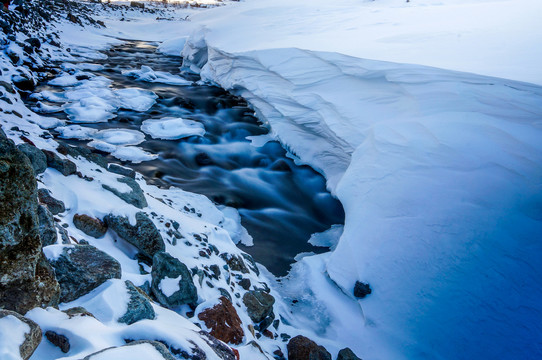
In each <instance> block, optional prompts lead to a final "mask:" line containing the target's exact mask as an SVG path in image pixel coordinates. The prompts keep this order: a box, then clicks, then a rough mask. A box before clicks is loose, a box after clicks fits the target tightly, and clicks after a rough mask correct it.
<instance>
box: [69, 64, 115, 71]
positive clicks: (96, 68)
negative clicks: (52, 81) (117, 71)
mask: <svg viewBox="0 0 542 360" xmlns="http://www.w3.org/2000/svg"><path fill="white" fill-rule="evenodd" d="M62 69H64V70H66V71H68V70H83V71H84V70H89V71H101V70H103V69H105V67H104V66H103V65H100V64H90V63H77V64H72V63H64V64H62Z"/></svg>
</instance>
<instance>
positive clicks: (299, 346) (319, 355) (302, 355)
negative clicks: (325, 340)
mask: <svg viewBox="0 0 542 360" xmlns="http://www.w3.org/2000/svg"><path fill="white" fill-rule="evenodd" d="M286 348H287V349H288V360H331V354H330V353H329V352H328V351H327V350H326V349H325V348H324V347H323V346H320V345H318V344H316V343H315V342H314V341H312V340H311V339H308V338H306V337H304V336H302V335H298V336H296V337H293V338H291V339H290V341H289V342H288V345H287V346H286Z"/></svg>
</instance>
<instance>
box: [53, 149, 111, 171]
mask: <svg viewBox="0 0 542 360" xmlns="http://www.w3.org/2000/svg"><path fill="white" fill-rule="evenodd" d="M56 150H57V151H58V152H59V153H60V154H62V155H70V156H72V157H74V158H77V157H83V158H85V159H87V160H88V161H90V162H93V163H95V164H96V165H99V166H101V167H103V168H107V159H106V158H104V157H103V156H101V155H99V154H95V153H93V152H92V151H90V150H89V149H86V148H84V147H80V146H70V145H63V144H60V145H58V148H57V149H56Z"/></svg>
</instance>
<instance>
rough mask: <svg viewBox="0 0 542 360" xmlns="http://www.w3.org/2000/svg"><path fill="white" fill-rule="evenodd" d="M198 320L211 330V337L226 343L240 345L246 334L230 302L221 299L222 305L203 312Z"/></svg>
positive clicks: (222, 297) (223, 298)
mask: <svg viewBox="0 0 542 360" xmlns="http://www.w3.org/2000/svg"><path fill="white" fill-rule="evenodd" d="M198 319H200V320H202V321H203V322H204V323H205V326H207V328H209V329H211V335H212V336H214V337H215V338H217V339H219V340H222V341H224V342H226V343H231V344H235V345H239V344H240V343H241V342H242V341H243V337H244V336H245V333H244V331H243V328H242V327H241V319H239V315H237V311H235V308H234V307H233V305H232V303H231V302H230V300H228V299H227V298H225V297H224V296H221V297H220V303H219V304H216V305H215V306H213V307H212V308H208V309H205V310H203V311H202V312H201V313H199V314H198Z"/></svg>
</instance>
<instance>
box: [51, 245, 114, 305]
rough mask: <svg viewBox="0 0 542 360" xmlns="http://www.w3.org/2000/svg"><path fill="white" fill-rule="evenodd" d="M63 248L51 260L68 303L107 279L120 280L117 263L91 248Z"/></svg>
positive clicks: (61, 296) (75, 246) (61, 298)
mask: <svg viewBox="0 0 542 360" xmlns="http://www.w3.org/2000/svg"><path fill="white" fill-rule="evenodd" d="M53 246H62V247H63V248H62V250H61V253H60V255H59V256H58V257H56V258H53V259H49V261H50V263H51V265H52V266H53V267H54V268H55V273H56V278H57V280H58V282H59V284H60V300H61V301H62V302H69V301H73V300H75V299H77V298H78V297H80V296H83V295H85V294H87V293H89V292H90V291H92V290H93V289H95V288H97V287H98V286H100V285H101V284H103V283H104V282H105V281H107V280H108V279H120V277H121V268H120V264H119V262H118V261H117V260H115V259H114V258H112V257H111V256H109V255H108V254H106V253H104V252H103V251H101V250H98V249H96V248H95V247H94V246H91V245H67V246H63V245H53Z"/></svg>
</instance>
